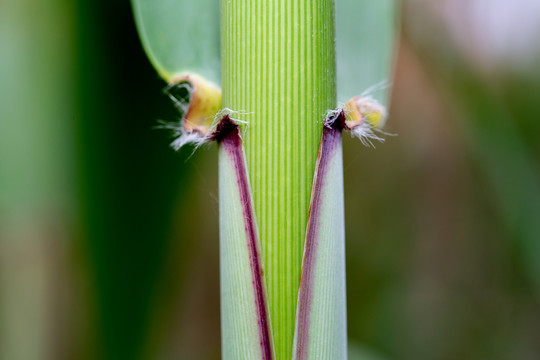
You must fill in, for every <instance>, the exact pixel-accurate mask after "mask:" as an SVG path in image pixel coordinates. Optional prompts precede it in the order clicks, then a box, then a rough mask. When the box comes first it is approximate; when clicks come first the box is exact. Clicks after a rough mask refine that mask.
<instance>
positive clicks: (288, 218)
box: [221, 0, 336, 359]
mask: <svg viewBox="0 0 540 360" xmlns="http://www.w3.org/2000/svg"><path fill="white" fill-rule="evenodd" d="M221 4H222V15H221V16H222V18H221V19H222V51H223V52H222V61H223V70H222V73H223V79H222V82H223V105H224V106H225V107H229V108H231V109H233V110H243V111H245V112H247V114H244V115H238V117H240V118H241V119H243V120H246V121H248V122H249V125H248V126H247V128H246V132H245V137H244V138H245V146H246V157H247V163H248V170H249V174H250V178H251V180H252V183H251V185H252V189H253V198H254V203H255V210H256V214H257V217H258V222H259V229H260V234H261V243H262V253H263V259H264V265H265V269H266V275H267V277H266V281H267V285H268V299H269V307H270V317H271V319H272V327H273V334H274V344H275V348H276V358H277V359H290V358H291V353H292V345H293V337H294V323H295V316H296V300H297V294H298V287H299V282H300V268H301V261H302V253H303V248H304V239H305V232H306V224H307V216H308V207H309V199H310V194H311V185H312V181H313V171H314V168H315V161H316V157H317V149H318V145H319V140H320V136H321V130H322V122H323V119H324V117H325V114H326V111H327V110H328V109H333V108H335V106H336V101H335V62H334V31H333V29H334V24H333V20H334V11H333V8H334V6H333V5H334V4H333V1H331V0H296V1H288V0H243V1H240V0H223V1H222V2H221Z"/></svg>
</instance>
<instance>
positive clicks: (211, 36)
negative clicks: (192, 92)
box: [132, 0, 220, 84]
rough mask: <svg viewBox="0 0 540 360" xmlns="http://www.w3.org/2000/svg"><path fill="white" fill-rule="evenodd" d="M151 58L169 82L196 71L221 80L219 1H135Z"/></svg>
mask: <svg viewBox="0 0 540 360" xmlns="http://www.w3.org/2000/svg"><path fill="white" fill-rule="evenodd" d="M132 5H133V10H134V15H135V20H136V23H137V29H138V31H139V35H140V38H141V41H142V43H143V46H144V49H145V51H146V53H147V55H148V58H149V59H150V61H151V62H152V65H154V67H155V69H156V71H157V72H158V73H159V74H160V76H161V77H163V78H164V79H165V80H166V81H169V80H170V79H171V77H172V76H173V75H174V74H178V73H184V72H186V73H187V72H189V73H196V74H199V75H201V76H203V77H204V78H206V79H208V80H210V81H212V82H214V83H216V84H219V83H220V46H219V44H220V41H219V37H220V35H219V0H197V1H191V0H132Z"/></svg>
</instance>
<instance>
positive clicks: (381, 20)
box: [336, 0, 398, 106]
mask: <svg viewBox="0 0 540 360" xmlns="http://www.w3.org/2000/svg"><path fill="white" fill-rule="evenodd" d="M397 7H398V6H397V1H396V0H336V62H337V93H338V101H340V102H345V101H347V100H349V99H350V98H352V97H353V96H356V95H360V94H361V93H362V92H363V91H365V90H366V89H370V88H371V90H370V91H369V94H367V95H370V96H372V97H373V98H374V99H376V100H377V101H379V102H380V103H381V104H383V105H385V106H386V105H387V103H388V94H389V91H388V87H387V86H384V85H385V82H389V81H390V77H391V76H390V74H391V68H392V63H393V53H394V47H395V42H394V40H395V37H396V29H397V26H396V24H397Z"/></svg>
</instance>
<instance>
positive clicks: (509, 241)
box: [0, 0, 540, 360]
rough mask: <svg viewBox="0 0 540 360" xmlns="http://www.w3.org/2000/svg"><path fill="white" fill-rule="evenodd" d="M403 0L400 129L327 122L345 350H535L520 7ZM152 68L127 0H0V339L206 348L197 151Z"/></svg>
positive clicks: (210, 286) (100, 351)
mask: <svg viewBox="0 0 540 360" xmlns="http://www.w3.org/2000/svg"><path fill="white" fill-rule="evenodd" d="M402 5H403V6H402V24H401V28H402V29H401V30H402V32H401V37H400V41H399V51H398V56H397V59H396V66H395V77H394V80H393V87H392V103H391V109H390V113H391V115H390V119H389V121H388V127H387V129H386V130H387V131H388V132H390V133H394V134H398V136H388V137H387V141H386V143H384V144H381V145H378V146H377V149H376V150H373V149H369V148H365V147H362V146H361V145H360V143H359V142H357V141H353V140H352V139H348V138H347V139H346V140H345V160H344V161H345V162H344V164H345V188H346V193H345V198H346V214H347V218H346V224H347V276H348V289H347V291H348V318H349V324H348V327H349V338H350V347H351V349H350V354H351V355H350V358H351V359H353V360H354V359H363V360H368V359H372V360H375V359H380V360H385V359H388V360H390V359H396V360H400V359H411V360H412V359H415V360H420V359H421V360H424V359H425V360H454V359H467V360H469V359H470V360H476V359H477V360H482V359H492V360H499V359H500V360H503V359H504V360H510V359H512V360H514V359H531V360H532V359H538V358H540V116H539V115H538V107H539V106H540V42H539V41H538V39H539V37H538V34H540V5H538V2H537V1H535V0H518V1H514V2H507V1H504V0H467V1H466V0H441V1H438V2H431V1H427V0H416V1H413V0H409V1H404V2H403V4H402ZM351 31H354V29H351ZM373 36H377V35H376V34H373ZM164 85H165V84H164V83H163V82H162V81H161V80H160V79H159V78H158V77H157V75H156V74H155V72H154V70H153V69H152V67H151V65H150V63H149V62H148V60H147V59H146V56H145V55H144V53H143V50H142V47H141V45H140V42H139V39H138V37H137V33H136V30H135V26H134V22H133V16H132V12H131V8H130V3H129V1H127V0H123V1H105V0H94V1H83V0H75V1H67V0H3V1H2V2H0V359H2V360H3V359H6V360H11V359H16V360H26V359H28V360H33V359H218V358H219V356H220V355H219V346H220V339H219V336H220V333H219V295H218V294H219V274H218V236H217V233H218V229H217V178H216V177H217V158H216V151H215V147H213V146H210V147H208V148H206V149H202V150H199V151H197V152H196V153H195V154H193V155H192V153H191V151H190V150H189V149H187V150H183V151H182V152H180V153H174V152H173V151H172V150H171V149H170V148H169V146H168V143H169V142H170V138H169V134H167V133H166V132H164V131H162V130H156V129H154V127H155V126H156V124H157V120H159V119H161V120H166V121H175V120H176V119H177V117H178V114H177V113H176V111H175V109H174V106H173V105H172V104H171V103H170V101H169V100H168V99H167V97H166V96H165V95H164V94H163V93H162V89H163V88H164Z"/></svg>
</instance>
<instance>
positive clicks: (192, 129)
mask: <svg viewBox="0 0 540 360" xmlns="http://www.w3.org/2000/svg"><path fill="white" fill-rule="evenodd" d="M165 92H166V93H167V94H168V95H169V97H170V98H171V100H172V101H173V102H174V104H175V105H176V107H177V108H178V110H179V111H180V113H181V114H182V118H181V120H180V122H179V123H176V124H170V125H166V126H163V127H164V128H167V129H171V130H173V135H174V136H175V137H176V139H175V140H174V141H173V142H172V144H171V146H172V147H173V148H174V149H175V150H178V149H180V148H181V147H182V146H184V145H185V144H188V143H193V144H195V145H196V146H199V145H201V144H203V143H205V142H207V141H208V137H209V134H210V132H211V129H212V126H214V119H215V117H216V114H217V113H219V112H220V108H221V89H220V88H219V87H218V86H217V85H215V84H213V83H212V82H210V81H208V80H206V79H205V78H203V77H202V76H200V75H197V74H193V73H182V74H177V75H174V76H172V77H171V80H170V82H169V85H168V86H167V88H166V89H165Z"/></svg>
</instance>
